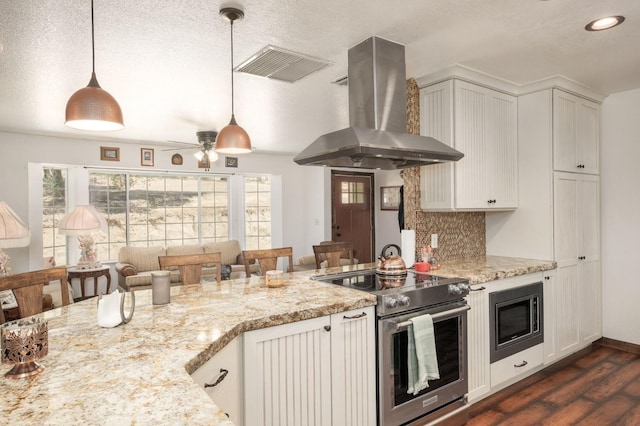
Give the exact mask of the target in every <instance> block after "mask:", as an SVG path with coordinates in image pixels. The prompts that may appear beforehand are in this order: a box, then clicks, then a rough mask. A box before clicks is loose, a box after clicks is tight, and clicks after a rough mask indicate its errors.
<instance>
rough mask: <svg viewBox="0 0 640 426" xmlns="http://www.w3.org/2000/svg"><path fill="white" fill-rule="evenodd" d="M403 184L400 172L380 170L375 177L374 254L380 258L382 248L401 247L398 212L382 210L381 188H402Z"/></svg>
mask: <svg viewBox="0 0 640 426" xmlns="http://www.w3.org/2000/svg"><path fill="white" fill-rule="evenodd" d="M402 184H403V181H402V178H401V177H400V171H399V170H380V171H378V172H376V175H375V186H376V187H375V199H376V202H375V206H374V209H375V211H374V214H375V227H376V247H375V252H374V254H375V255H376V256H378V255H379V254H380V252H381V251H382V247H384V246H385V245H387V244H396V245H398V246H400V227H399V225H398V211H397V210H380V187H381V186H400V185H402Z"/></svg>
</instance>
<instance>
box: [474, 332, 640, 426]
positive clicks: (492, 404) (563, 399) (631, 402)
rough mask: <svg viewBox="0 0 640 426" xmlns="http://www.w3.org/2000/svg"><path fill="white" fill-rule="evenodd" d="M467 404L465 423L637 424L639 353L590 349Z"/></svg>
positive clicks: (639, 410) (482, 425)
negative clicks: (557, 365) (485, 397)
mask: <svg viewBox="0 0 640 426" xmlns="http://www.w3.org/2000/svg"><path fill="white" fill-rule="evenodd" d="M560 362H561V363H562V366H561V367H559V368H556V367H553V366H552V367H551V368H550V369H546V370H543V371H541V372H539V373H536V374H534V375H533V376H531V377H529V378H527V379H525V380H524V381H522V382H521V383H518V384H516V385H514V386H512V387H509V388H506V389H504V390H502V391H500V392H498V393H497V394H495V395H492V396H491V397H489V398H487V399H485V400H482V401H480V402H478V403H476V404H474V405H473V406H472V407H471V411H470V414H469V417H470V418H469V422H468V423H467V425H468V426H486V425H517V426H525V425H598V426H601V425H616V426H617V425H640V356H639V355H637V354H634V353H631V352H625V351H621V350H618V349H613V348H610V347H605V346H600V345H595V344H594V345H593V347H592V350H591V351H590V352H588V353H586V354H582V355H580V356H579V357H573V358H571V359H570V360H569V361H560Z"/></svg>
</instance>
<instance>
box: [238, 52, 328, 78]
mask: <svg viewBox="0 0 640 426" xmlns="http://www.w3.org/2000/svg"><path fill="white" fill-rule="evenodd" d="M327 65H331V62H329V61H325V60H324V59H318V58H313V57H311V56H307V55H302V54H300V53H296V52H291V51H289V50H285V49H282V48H280V47H275V46H267V47H265V48H263V49H262V50H260V51H259V52H258V53H256V54H255V55H253V56H252V57H250V58H249V59H247V60H246V61H244V62H243V63H241V64H240V65H238V66H237V67H235V68H234V70H235V71H238V72H243V73H247V74H253V75H259V76H261V77H267V78H273V79H275V80H281V81H286V82H289V83H293V82H295V81H298V80H300V79H301V78H303V77H306V76H308V75H309V74H311V73H314V72H316V71H319V70H321V69H322V68H324V67H326V66H327Z"/></svg>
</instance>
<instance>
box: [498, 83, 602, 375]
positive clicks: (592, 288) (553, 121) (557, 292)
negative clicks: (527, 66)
mask: <svg viewBox="0 0 640 426" xmlns="http://www.w3.org/2000/svg"><path fill="white" fill-rule="evenodd" d="M599 122H600V106H599V104H598V102H595V101H593V100H591V99H587V98H586V97H583V96H578V95H577V94H575V93H569V92H568V91H567V90H562V89H559V88H548V89H543V90H538V91H535V92H532V93H528V94H524V95H520V96H519V97H518V153H519V178H520V188H519V196H520V204H519V208H518V210H516V211H515V212H513V213H509V214H506V213H495V214H494V213H491V214H489V213H488V214H487V215H486V229H487V254H492V255H503V256H515V257H528V258H538V259H553V260H555V261H556V262H557V264H558V268H557V270H556V273H555V274H554V275H553V278H552V280H553V282H552V283H549V285H547V286H545V288H552V289H553V291H552V292H550V294H547V293H545V310H546V307H547V306H549V303H553V305H552V309H553V316H552V317H549V316H547V315H546V314H545V320H546V323H545V333H546V334H545V343H544V344H545V352H546V353H547V354H550V355H548V356H547V357H546V358H545V362H546V363H549V362H553V361H555V360H557V359H560V358H562V357H564V356H566V355H569V354H571V353H574V352H575V351H577V350H579V349H581V348H583V347H585V346H587V345H588V344H590V343H591V342H593V341H595V340H596V339H598V338H599V337H601V336H602V294H601V293H602V289H601V276H600V238H599V236H600V177H599V174H598V173H599V161H598V157H599V155H598V153H599V137H600V127H599ZM550 308H551V307H550ZM549 320H551V321H549ZM549 322H551V323H549Z"/></svg>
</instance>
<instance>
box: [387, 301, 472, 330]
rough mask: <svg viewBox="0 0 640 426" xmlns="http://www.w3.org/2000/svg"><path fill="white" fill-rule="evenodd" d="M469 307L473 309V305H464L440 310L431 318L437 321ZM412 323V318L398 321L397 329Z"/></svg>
mask: <svg viewBox="0 0 640 426" xmlns="http://www.w3.org/2000/svg"><path fill="white" fill-rule="evenodd" d="M469 309H471V306H469V305H464V306H463V307H461V308H456V309H451V310H448V311H443V312H440V313H437V314H433V315H431V319H432V320H434V321H435V320H438V319H440V318H442V317H448V316H452V315H456V314H459V313H461V312H465V311H468V310H469ZM411 324H413V323H412V322H411V320H409V321H403V322H398V323H396V331H397V330H400V329H401V328H405V327H409V326H410V325H411Z"/></svg>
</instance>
